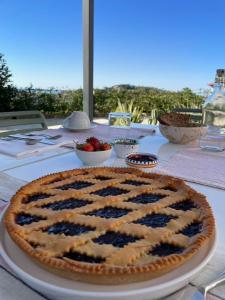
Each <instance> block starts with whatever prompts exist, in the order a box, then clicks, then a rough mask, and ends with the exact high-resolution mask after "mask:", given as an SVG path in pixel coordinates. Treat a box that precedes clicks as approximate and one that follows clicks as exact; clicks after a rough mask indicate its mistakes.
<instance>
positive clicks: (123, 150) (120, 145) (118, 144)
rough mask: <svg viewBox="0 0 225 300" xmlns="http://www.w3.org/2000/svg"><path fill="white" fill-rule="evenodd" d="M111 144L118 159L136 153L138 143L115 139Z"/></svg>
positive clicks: (130, 140)
mask: <svg viewBox="0 0 225 300" xmlns="http://www.w3.org/2000/svg"><path fill="white" fill-rule="evenodd" d="M112 144H113V147H114V150H115V152H116V155H117V156H118V157H119V158H125V157H126V156H127V155H128V154H129V153H133V152H137V151H138V148H139V143H138V141H137V140H135V139H126V138H124V139H123V138H122V139H115V140H114V141H113V142H112Z"/></svg>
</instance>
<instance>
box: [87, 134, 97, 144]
mask: <svg viewBox="0 0 225 300" xmlns="http://www.w3.org/2000/svg"><path fill="white" fill-rule="evenodd" d="M86 142H87V143H90V144H92V145H93V146H94V144H96V143H100V141H99V139H97V138H96V137H94V136H91V137H89V138H88V139H86Z"/></svg>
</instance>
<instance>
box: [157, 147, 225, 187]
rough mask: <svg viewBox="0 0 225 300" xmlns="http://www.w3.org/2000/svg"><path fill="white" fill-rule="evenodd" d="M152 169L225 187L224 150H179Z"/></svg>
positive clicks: (197, 181) (213, 185)
mask: <svg viewBox="0 0 225 300" xmlns="http://www.w3.org/2000/svg"><path fill="white" fill-rule="evenodd" d="M153 171H154V172H160V173H163V174H165V173H166V174H168V175H172V176H175V177H178V178H181V179H184V180H187V181H190V182H194V183H200V184H203V185H206V186H210V187H215V188H220V189H225V152H208V151H204V150H201V149H200V148H190V149H187V150H181V151H179V152H177V153H175V154H174V155H173V157H172V158H171V159H170V160H169V161H161V163H160V164H159V165H158V167H157V168H154V170H153Z"/></svg>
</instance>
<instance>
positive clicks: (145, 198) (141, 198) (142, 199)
mask: <svg viewBox="0 0 225 300" xmlns="http://www.w3.org/2000/svg"><path fill="white" fill-rule="evenodd" d="M164 197H165V196H163V195H154V194H141V195H138V196H136V197H134V198H130V199H129V200H128V201H127V202H133V203H140V204H147V203H154V202H157V201H159V200H160V199H162V198H164Z"/></svg>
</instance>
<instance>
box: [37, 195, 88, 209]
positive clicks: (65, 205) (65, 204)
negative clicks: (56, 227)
mask: <svg viewBox="0 0 225 300" xmlns="http://www.w3.org/2000/svg"><path fill="white" fill-rule="evenodd" d="M90 203H92V202H91V201H87V200H78V199H74V198H69V199H66V200H61V201H57V202H54V203H48V204H45V205H43V206H42V208H50V209H52V210H63V209H74V208H79V207H82V206H85V205H87V204H90Z"/></svg>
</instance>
